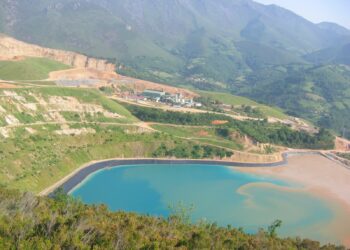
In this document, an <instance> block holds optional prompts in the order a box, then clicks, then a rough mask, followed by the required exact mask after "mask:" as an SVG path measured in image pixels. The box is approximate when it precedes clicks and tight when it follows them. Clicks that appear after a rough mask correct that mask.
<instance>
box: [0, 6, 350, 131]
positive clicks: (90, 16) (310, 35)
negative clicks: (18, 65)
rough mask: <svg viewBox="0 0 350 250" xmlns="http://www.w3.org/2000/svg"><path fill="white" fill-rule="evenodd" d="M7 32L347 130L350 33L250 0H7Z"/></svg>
mask: <svg viewBox="0 0 350 250" xmlns="http://www.w3.org/2000/svg"><path fill="white" fill-rule="evenodd" d="M0 32H3V33H5V34H8V35H11V36H14V37H15V38H18V39H20V40H23V41H27V42H31V43H35V44H38V45H42V46H46V47H51V48H56V49H66V50H72V51H76V52H79V53H83V54H86V55H88V56H94V57H99V58H104V59H108V60H109V61H112V62H116V63H117V65H118V66H119V72H120V73H123V74H127V75H131V76H136V77H140V78H143V79H150V80H153V81H162V82H167V83H168V84H172V85H185V86H191V87H194V88H199V89H206V90H219V91H225V92H227V91H229V92H232V93H235V94H239V95H244V96H249V97H252V98H254V99H256V100H258V101H261V102H265V103H268V104H272V105H278V106H280V107H282V108H284V109H285V110H286V111H288V112H289V113H291V114H296V115H298V116H301V117H304V118H308V119H309V120H311V121H313V122H315V123H316V124H317V125H321V126H325V127H328V128H332V129H334V130H337V131H342V130H343V128H344V126H346V124H348V123H349V122H350V120H349V119H350V118H347V114H349V112H350V68H349V65H350V31H349V30H347V29H346V28H344V27H342V26H339V25H337V24H333V23H321V24H314V23H312V22H309V21H308V20H306V19H304V18H302V17H300V16H298V15H296V14H294V13H293V12H291V11H288V10H286V9H283V8H281V7H278V6H276V5H268V6H266V5H262V4H259V3H256V2H254V1H251V0H217V1H212V0H191V1H189V0H167V1H164V0H59V1H54V0H24V1H19V0H11V1H10V0H6V1H3V3H2V4H1V6H0Z"/></svg>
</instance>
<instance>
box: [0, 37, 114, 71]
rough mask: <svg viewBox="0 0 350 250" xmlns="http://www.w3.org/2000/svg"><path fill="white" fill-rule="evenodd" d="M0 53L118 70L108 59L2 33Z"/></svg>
mask: <svg viewBox="0 0 350 250" xmlns="http://www.w3.org/2000/svg"><path fill="white" fill-rule="evenodd" d="M0 55H1V57H2V59H12V58H16V57H20V56H28V57H45V58H49V59H52V60H55V61H58V62H61V63H64V64H66V65H69V66H72V67H75V68H91V69H96V70H100V71H108V72H115V70H116V68H115V65H114V64H112V63H108V62H107V61H106V60H101V59H96V58H90V57H87V56H85V55H81V54H78V53H75V52H70V51H64V50H56V49H49V48H43V47H40V46H37V45H33V44H29V43H24V42H21V41H18V40H16V39H14V38H11V37H8V36H4V35H0Z"/></svg>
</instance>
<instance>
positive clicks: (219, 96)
mask: <svg viewBox="0 0 350 250" xmlns="http://www.w3.org/2000/svg"><path fill="white" fill-rule="evenodd" d="M197 92H198V94H200V95H201V96H202V97H207V98H211V99H213V100H218V101H220V102H222V103H224V104H228V105H233V106H242V105H246V106H252V107H256V108H258V109H259V110H260V111H261V112H262V113H263V114H264V115H266V116H270V117H275V118H278V119H286V118H288V116H287V115H286V114H285V113H283V111H282V110H281V109H280V108H277V107H269V106H266V105H264V104H261V103H257V102H255V101H253V100H251V99H248V98H246V97H242V96H236V95H231V94H228V93H220V92H208V91H197Z"/></svg>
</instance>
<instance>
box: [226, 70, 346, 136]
mask: <svg viewBox="0 0 350 250" xmlns="http://www.w3.org/2000/svg"><path fill="white" fill-rule="evenodd" d="M349 82H350V69H349V67H348V66H345V65H321V66H314V65H307V64H298V65H295V64H292V65H284V66H266V67H262V68H259V69H256V70H255V71H254V72H252V73H251V74H250V75H249V76H248V77H247V79H246V81H245V82H242V83H238V82H237V83H235V84H234V85H232V92H234V93H236V94H239V95H244V96H247V97H249V98H253V99H255V100H259V101H261V102H264V103H267V104H269V105H277V106H279V107H281V108H283V109H284V110H285V111H286V112H287V113H288V114H290V115H293V116H298V117H302V118H305V119H308V120H310V121H312V122H313V123H315V124H316V125H318V126H320V127H324V128H329V129H332V130H334V131H337V132H338V133H339V134H340V133H343V132H344V131H345V136H347V137H349V136H350V127H349V126H348V124H349V123H350V116H349V115H348V114H349V112H350V101H349V100H350V87H349Z"/></svg>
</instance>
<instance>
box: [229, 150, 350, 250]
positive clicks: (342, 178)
mask: <svg viewBox="0 0 350 250" xmlns="http://www.w3.org/2000/svg"><path fill="white" fill-rule="evenodd" d="M234 169H235V170H239V171H241V172H244V173H251V174H255V175H260V176H266V177H272V178H277V179H281V180H285V181H291V182H295V183H299V184H301V185H302V186H303V187H302V189H300V190H304V191H305V192H308V193H310V194H313V195H315V196H317V197H319V198H320V199H323V200H325V201H326V202H327V203H328V204H330V205H331V207H332V209H333V210H334V214H335V218H334V220H333V222H332V223H331V225H330V227H332V228H334V230H337V231H338V232H339V235H341V236H342V237H343V239H344V240H343V244H344V245H346V246H347V247H350V227H346V228H344V220H347V224H348V225H349V223H350V219H349V218H350V171H349V170H348V169H346V168H344V167H342V166H341V165H339V164H337V163H336V162H334V161H331V160H330V159H328V158H326V157H324V156H322V155H302V156H297V155H295V156H289V157H288V165H286V166H280V167H274V168H262V167H257V168H234ZM345 224H346V223H345ZM337 231H336V232H337Z"/></svg>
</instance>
